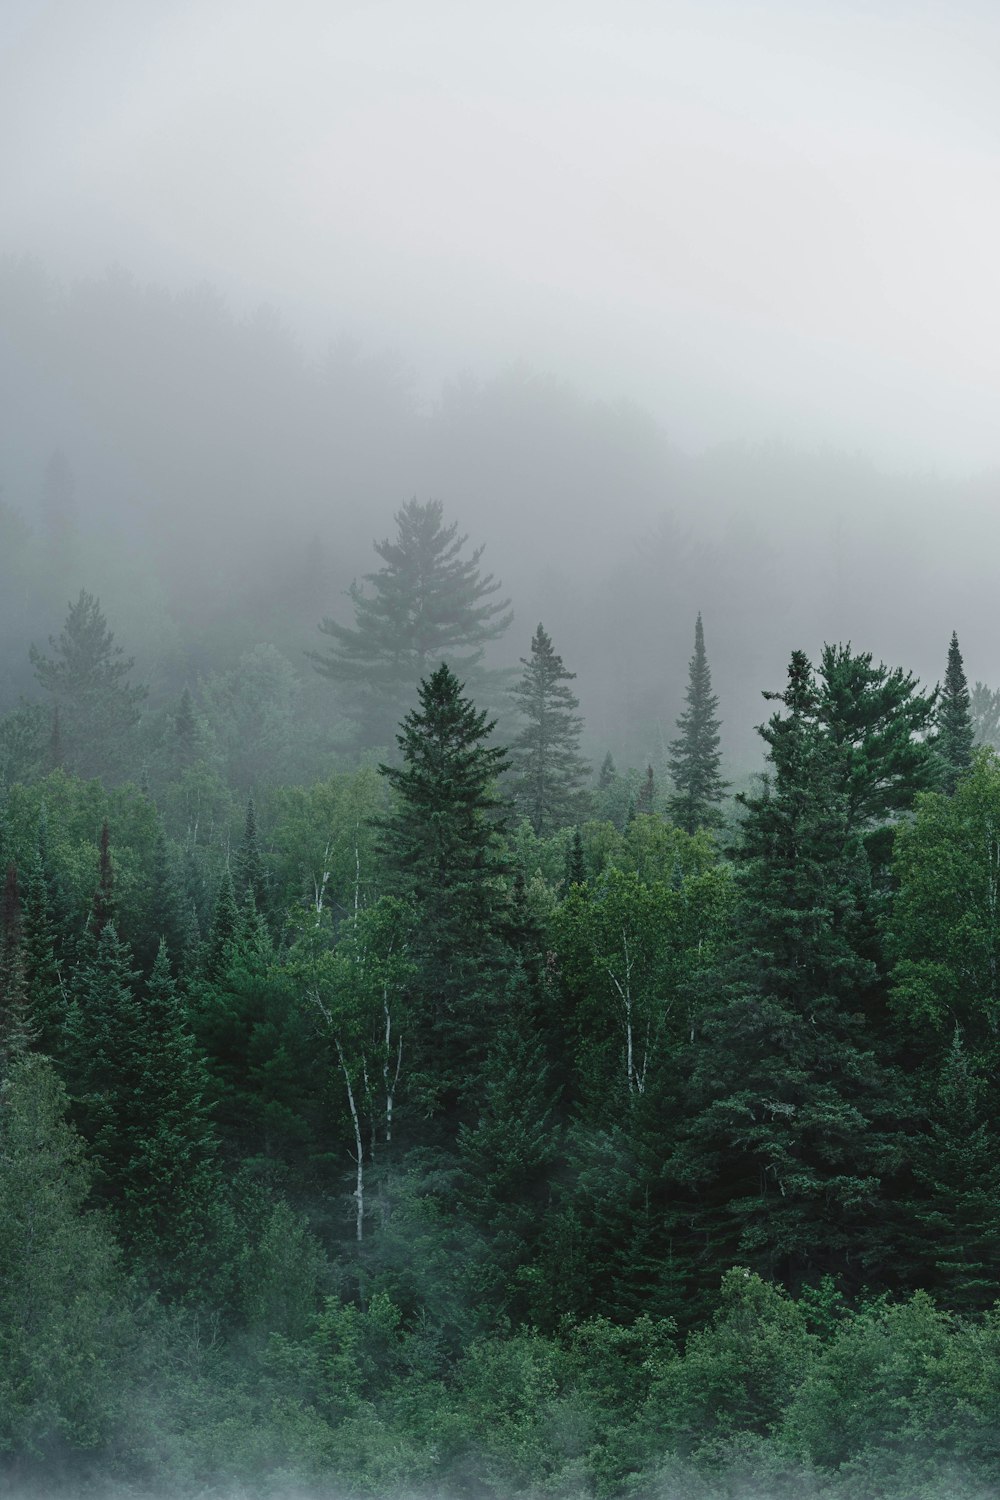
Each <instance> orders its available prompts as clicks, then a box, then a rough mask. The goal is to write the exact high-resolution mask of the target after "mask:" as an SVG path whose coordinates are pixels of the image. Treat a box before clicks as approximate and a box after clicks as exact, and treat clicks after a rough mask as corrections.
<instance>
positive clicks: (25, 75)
mask: <svg viewBox="0 0 1000 1500" xmlns="http://www.w3.org/2000/svg"><path fill="white" fill-rule="evenodd" d="M0 250H7V251H12V252H14V253H18V254H20V253H23V252H28V253H30V254H34V255H37V256H39V257H40V258H41V260H42V261H43V262H44V263H45V264H46V265H47V266H48V267H50V268H52V269H54V270H56V271H57V272H59V273H60V274H63V275H68V276H73V275H76V274H79V273H88V274H89V273H98V274H100V273H102V272H103V271H104V269H105V268H106V267H107V266H108V265H109V264H110V263H113V262H119V263H121V264H123V265H125V266H126V267H128V268H129V269H130V270H131V271H132V272H134V273H135V274H136V275H137V276H138V277H140V278H141V279H151V280H164V281H167V282H168V283H170V284H173V285H178V286H181V285H187V284H190V283H191V282H193V281H199V280H201V279H203V278H204V279H208V280H210V281H211V282H213V283H214V284H216V285H217V286H219V287H220V288H221V289H222V290H223V291H224V292H225V293H226V295H227V296H228V297H230V298H231V299H232V301H233V303H234V305H236V306H239V307H244V306H245V307H247V308H250V307H253V306H254V305H256V304H257V303H259V302H261V301H264V302H267V303H270V304H273V305H274V306H275V307H277V308H278V309H279V311H280V312H281V313H282V315H283V316H284V317H285V318H286V319H287V320H288V322H289V323H290V324H291V325H292V326H293V327H294V328H295V329H296V330H297V331H299V332H300V333H301V335H302V337H303V339H304V341H305V342H306V343H307V344H310V345H311V343H312V342H313V341H315V343H316V346H317V347H319V345H320V343H321V342H322V340H324V339H325V338H326V337H327V336H329V335H333V334H337V333H341V332H347V333H349V334H351V335H354V336H356V337H358V338H360V339H361V340H362V342H363V343H364V344H365V345H366V346H373V347H384V346H389V347H391V348H392V349H393V350H395V351H397V352H398V355H399V357H400V358H401V360H403V361H404V362H405V363H407V364H408V365H411V366H412V367H413V368H414V369H415V370H416V372H417V374H418V377H419V378H420V380H421V382H422V383H423V384H424V388H425V389H427V390H428V391H433V390H434V389H436V385H437V383H438V382H439V381H440V380H441V379H443V378H446V377H448V376H450V375H453V374H456V373H457V372H458V371H459V370H461V369H463V368H469V369H471V370H473V371H475V372H477V373H480V372H481V373H483V374H489V373H491V372H492V371H493V370H495V369H497V368H500V367H503V366H504V365H506V364H508V363H510V362H511V361H514V360H518V359H524V360H527V361H528V362H530V364H532V365H533V366H536V367H538V368H540V369H544V370H547V371H552V372H554V373H555V374H557V375H561V376H565V377H566V378H568V379H569V380H571V381H573V382H574V383H576V384H577V385H579V386H580V387H581V388H582V389H584V390H586V391H590V392H593V393H594V394H596V395H600V396H602V397H606V398H610V399H617V398H618V397H626V398H632V399H634V400H636V401H638V402H640V403H641V404H642V405H643V406H644V407H646V408H648V409H649V410H650V411H651V412H652V413H653V414H654V416H655V417H656V418H657V420H659V421H660V422H662V424H663V425H664V427H665V429H666V431H667V432H668V433H669V434H670V436H671V437H672V438H673V439H674V440H675V441H676V442H678V443H679V444H681V445H682V446H686V447H689V448H697V447H700V446H702V445H705V444H708V443H714V442H717V441H726V440H728V439H733V438H736V439H758V438H762V439H768V438H772V437H774V436H781V437H782V438H785V439H788V440H791V441H793V442H803V443H807V444H813V443H819V444H827V443H829V444H834V445H836V446H838V447H848V448H852V449H853V448H861V449H864V450H866V451H867V452H869V453H871V454H872V455H874V456H875V457H876V458H878V459H880V460H884V461H888V462H889V463H891V464H894V465H895V464H901V465H904V466H906V467H911V466H915V467H920V466H922V465H926V464H930V465H938V466H940V467H942V468H944V469H945V470H949V471H951V470H954V471H958V472H969V471H971V470H975V469H976V468H977V467H980V466H984V465H988V466H994V465H1000V422H998V420H997V412H998V410H1000V295H998V264H1000V7H998V6H996V5H995V4H992V5H991V4H985V3H984V4H975V3H970V0H952V3H943V0H942V3H935V4H920V3H917V0H911V3H903V0H900V3H890V0H874V3H870V4H854V3H849V0H836V3H835V0H825V3H824V0H799V3H794V4H792V3H789V4H781V3H778V0H768V3H751V0H747V3H724V0H692V3H680V0H655V3H637V0H633V3H628V0H625V3H619V4H616V5H609V4H607V3H604V4H597V3H592V0H567V3H552V0H548V3H546V0H533V3H530V4H522V3H509V0H508V3H505V4H504V5H502V6H501V5H489V6H487V5H477V4H470V3H468V0H464V3H462V0H455V3H452V0H419V3H416V0H390V3H376V0H364V3H351V0H194V3H188V0H145V3H144V0H86V3H82V0H62V3H53V4H45V3H42V0H3V4H2V5H0Z"/></svg>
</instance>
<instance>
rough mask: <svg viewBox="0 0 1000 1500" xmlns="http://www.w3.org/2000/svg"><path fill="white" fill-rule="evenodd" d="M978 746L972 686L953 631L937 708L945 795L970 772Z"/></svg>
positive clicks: (938, 737)
mask: <svg viewBox="0 0 1000 1500" xmlns="http://www.w3.org/2000/svg"><path fill="white" fill-rule="evenodd" d="M974 742H975V731H974V729H973V724H972V710H971V705H970V701H969V685H968V683H967V682H966V680H965V668H964V666H963V664H962V653H961V651H960V650H959V648H958V635H957V633H956V632H955V631H952V634H951V642H950V644H949V646H948V666H947V669H946V670H945V674H944V686H943V687H942V688H941V692H940V696H939V698H938V706H937V740H936V749H937V752H938V755H939V756H940V757H941V760H942V762H943V767H944V773H943V775H944V788H945V791H948V792H953V791H954V790H955V784H956V782H957V781H958V778H959V777H960V776H963V775H964V774H965V772H966V771H968V770H969V769H970V767H971V765H972V749H973V745H974Z"/></svg>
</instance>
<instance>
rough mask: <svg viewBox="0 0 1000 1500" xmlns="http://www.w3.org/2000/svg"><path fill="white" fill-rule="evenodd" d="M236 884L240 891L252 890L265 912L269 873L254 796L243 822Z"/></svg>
mask: <svg viewBox="0 0 1000 1500" xmlns="http://www.w3.org/2000/svg"><path fill="white" fill-rule="evenodd" d="M234 885H235V886H236V888H237V889H238V890H239V891H247V890H249V891H252V892H253V899H254V905H255V906H256V908H257V910H258V911H259V912H264V910H265V903H266V897H267V875H266V872H265V869H264V856H263V854H262V853H261V847H260V835H259V834H258V832H257V805H256V803H255V802H254V799H253V796H252V795H251V796H250V797H248V798H247V811H246V819H245V821H244V824H243V841H242V843H241V844H240V851H239V854H238V855H237V856H236V878H235V881H234Z"/></svg>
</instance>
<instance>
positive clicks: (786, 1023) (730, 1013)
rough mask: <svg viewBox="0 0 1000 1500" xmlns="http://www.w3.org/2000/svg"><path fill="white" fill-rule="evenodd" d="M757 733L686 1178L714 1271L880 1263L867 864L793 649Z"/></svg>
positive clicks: (777, 1272) (890, 1149)
mask: <svg viewBox="0 0 1000 1500" xmlns="http://www.w3.org/2000/svg"><path fill="white" fill-rule="evenodd" d="M767 696H769V697H776V698H778V700H779V702H780V703H781V704H782V706H783V708H784V709H785V710H786V712H785V713H782V712H780V711H779V712H777V713H775V714H774V715H773V716H772V718H771V719H770V720H769V721H768V723H767V724H766V725H764V726H762V727H761V730H760V732H761V734H762V736H763V738H764V740H765V741H766V743H767V745H768V747H769V756H770V761H771V766H772V776H771V780H770V781H769V782H768V783H766V784H765V787H764V790H763V791H762V792H761V793H760V794H759V795H757V796H752V797H745V798H742V799H741V800H742V801H743V803H744V806H745V807H746V810H747V815H746V819H745V822H744V827H743V845H742V848H741V850H740V851H739V854H740V858H739V866H738V872H739V885H740V897H741V899H740V906H739V909H738V913H737V923H736V924H735V925H736V934H737V938H736V944H735V947H734V951H733V953H732V955H731V957H730V959H729V960H728V961H727V962H726V963H725V964H723V966H722V967H721V968H720V970H719V971H718V972H716V973H715V974H713V975H711V976H710V977H709V979H708V981H707V989H708V990H709V991H710V992H713V993H714V994H716V995H718V997H719V998H718V1000H717V1001H715V1002H714V1003H713V1002H710V1003H709V1005H708V1006H707V1008H706V1011H705V1014H704V1016H703V1019H702V1026H701V1031H700V1035H699V1038H698V1043H697V1048H696V1053H695V1062H694V1066H693V1068H692V1085H691V1094H690V1097H689V1100H688V1104H687V1113H688V1120H687V1123H686V1125H685V1134H686V1142H685V1145H684V1147H683V1149H682V1150H681V1152H680V1153H679V1158H678V1160H679V1161H683V1162H684V1163H685V1165H684V1168H683V1172H682V1175H686V1176H687V1179H688V1181H697V1182H699V1183H701V1184H702V1188H703V1192H704V1197H703V1199H702V1210H701V1211H702V1213H703V1218H702V1221H701V1227H700V1231H699V1232H700V1233H703V1234H704V1235H705V1237H706V1239H707V1240H709V1241H712V1242H714V1244H715V1253H716V1254H717V1256H718V1259H717V1260H716V1261H715V1269H717V1270H721V1269H723V1268H724V1266H725V1265H727V1264H731V1263H732V1262H733V1260H734V1259H735V1258H736V1257H737V1256H738V1255H739V1256H746V1257H747V1259H748V1261H749V1263H751V1264H753V1265H754V1266H755V1267H756V1268H758V1269H760V1270H761V1272H762V1274H767V1275H769V1276H781V1277H785V1278H790V1279H792V1280H794V1279H795V1278H796V1277H798V1276H802V1275H815V1274H818V1273H821V1272H823V1271H830V1272H837V1271H842V1270H844V1269H846V1266H847V1264H848V1262H849V1261H850V1259H851V1257H852V1256H854V1255H858V1254H864V1255H866V1256H867V1257H868V1258H869V1264H870V1265H875V1264H877V1257H878V1255H879V1253H884V1251H883V1252H880V1250H879V1246H880V1244H881V1240H882V1238H884V1236H885V1234H886V1232H887V1230H886V1228H885V1224H884V1219H885V1215H884V1204H883V1205H880V1204H879V1197H880V1191H881V1189H880V1183H881V1180H882V1178H883V1177H884V1176H885V1175H887V1174H888V1173H889V1172H890V1171H891V1170H892V1169H893V1167H894V1165H895V1162H896V1159H897V1156H898V1147H897V1145H896V1143H895V1141H894V1138H893V1135H892V1130H891V1128H890V1126H889V1124H888V1121H889V1118H890V1116H891V1114H892V1109H893V1096H892V1088H891V1084H890V1077H889V1075H888V1074H887V1073H886V1071H885V1070H884V1069H883V1068H882V1067H881V1066H880V1064H879V1062H878V1060H877V1059H876V1056H875V1053H874V1050H873V1042H872V1039H871V1038H870V1037H869V1036H867V1034H866V1027H865V1022H864V1018H863V1011H864V1008H865V998H866V992H867V991H868V990H870V989H871V987H872V986H873V985H874V983H875V979H876V974H875V969H874V965H873V964H872V963H871V962H870V960H869V959H868V958H867V957H866V955H865V952H864V949H865V943H866V934H867V926H866V923H867V900H868V896H867V893H868V883H869V875H868V863H867V860H866V859H865V857H864V852H863V849H862V846H861V844H860V840H859V836H858V834H857V833H856V832H855V831H854V830H852V828H851V824H850V817H849V809H848V805H847V799H846V796H845V795H844V793H843V791H842V790H841V789H840V788H839V786H838V772H839V762H838V758H837V752H836V748H835V747H834V745H833V744H832V742H831V740H830V737H829V736H828V735H827V734H826V733H825V731H824V728H823V726H822V724H821V723H820V722H819V717H818V715H819V708H820V701H819V694H818V692H817V689H816V684H815V681H814V678H813V673H812V669H811V667H810V664H809V662H808V660H807V659H806V657H805V656H804V655H803V653H802V652H795V653H794V654H793V656H792V660H791V664H790V667H789V673H788V685H787V688H786V690H785V692H784V693H782V694H769V695H767Z"/></svg>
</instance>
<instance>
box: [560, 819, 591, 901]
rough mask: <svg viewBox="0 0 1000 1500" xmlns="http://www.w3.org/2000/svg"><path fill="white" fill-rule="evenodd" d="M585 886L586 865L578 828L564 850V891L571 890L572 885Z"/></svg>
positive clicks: (574, 830)
mask: <svg viewBox="0 0 1000 1500" xmlns="http://www.w3.org/2000/svg"><path fill="white" fill-rule="evenodd" d="M586 884H587V863H586V860H585V859H584V857H583V839H582V838H581V836H580V830H579V828H574V829H573V837H572V839H571V840H570V843H569V848H568V849H567V850H566V881H565V885H566V890H567V891H569V890H572V888H573V886H574V885H586Z"/></svg>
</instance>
